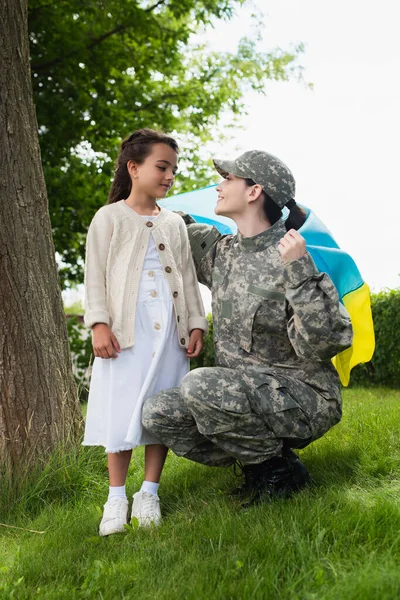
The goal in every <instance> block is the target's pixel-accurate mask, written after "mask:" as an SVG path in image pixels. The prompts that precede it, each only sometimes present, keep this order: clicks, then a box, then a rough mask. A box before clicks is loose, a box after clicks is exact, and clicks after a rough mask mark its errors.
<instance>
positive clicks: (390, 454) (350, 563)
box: [0, 388, 400, 600]
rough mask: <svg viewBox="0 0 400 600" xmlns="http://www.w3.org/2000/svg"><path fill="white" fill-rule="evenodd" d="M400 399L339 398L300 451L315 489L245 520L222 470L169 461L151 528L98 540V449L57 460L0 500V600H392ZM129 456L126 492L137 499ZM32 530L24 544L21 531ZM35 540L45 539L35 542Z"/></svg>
mask: <svg viewBox="0 0 400 600" xmlns="http://www.w3.org/2000/svg"><path fill="white" fill-rule="evenodd" d="M399 406H400V391H397V390H388V389H382V388H374V389H372V388H371V389H361V388H359V389H350V390H345V392H344V416H343V421H342V423H341V424H339V425H338V426H336V427H335V428H334V429H333V430H332V431H331V432H330V433H329V434H328V435H326V436H325V437H324V438H323V439H321V440H318V441H317V442H315V443H314V444H312V445H311V446H310V447H308V448H306V449H305V450H303V451H302V452H301V457H302V459H303V460H304V462H305V464H306V465H307V466H308V468H309V471H310V473H311V474H312V477H313V480H314V483H313V486H312V487H311V488H310V489H308V490H305V491H303V492H302V493H301V494H299V495H297V496H296V497H295V498H293V499H292V500H285V501H280V502H275V503H272V504H269V505H267V504H265V505H262V506H259V507H255V508H252V509H250V510H247V511H244V510H242V509H241V508H240V505H239V503H238V502H237V501H234V500H231V499H230V498H229V497H228V492H229V490H230V489H231V488H232V487H234V486H235V485H236V484H237V479H236V477H235V475H234V473H233V470H232V469H226V470H223V469H210V468H207V467H203V466H201V465H196V464H194V463H190V462H189V461H185V460H183V459H178V458H177V457H175V456H174V455H172V454H170V456H169V457H168V459H167V464H166V468H165V471H164V474H163V479H162V484H161V488H160V497H161V503H162V510H163V515H164V522H163V525H162V526H161V527H160V528H158V529H151V530H137V529H133V528H131V529H130V530H129V531H127V532H126V534H122V535H114V536H111V537H110V538H100V537H98V535H97V528H98V524H99V521H100V518H101V512H102V504H103V502H104V501H105V498H106V496H107V490H108V483H107V478H106V457H105V454H104V453H103V451H102V450H100V449H97V448H84V449H79V450H77V452H76V453H75V454H71V455H69V456H62V457H55V458H54V460H53V463H52V464H51V465H50V467H49V468H48V469H47V470H46V471H45V472H43V473H42V474H41V475H40V477H36V478H33V479H32V480H30V481H28V482H26V483H25V484H24V485H23V486H22V487H21V488H20V490H19V491H18V492H17V491H16V486H15V484H10V482H7V481H3V485H2V488H1V490H0V522H1V523H3V524H7V525H13V526H15V527H20V528H23V529H12V528H9V527H4V526H0V598H16V599H17V600H24V599H31V598H43V599H46V600H52V599H54V600H63V599H65V600H73V599H75V598H76V599H78V598H79V599H80V598H93V599H104V600H106V599H107V600H114V599H122V598H129V599H130V598H132V599H134V598H137V599H141V600H147V599H148V600H150V599H151V600H154V599H157V600H179V599H189V600H199V599H203V598H204V599H210V598H211V599H221V600H222V599H223V600H229V599H243V600H247V599H252V598H254V599H277V600H295V599H298V600H311V599H315V600H355V599H360V600H361V599H362V600H369V599H370V600H385V599H387V600H393V599H396V598H400V418H399ZM142 474H143V452H142V450H141V449H139V450H138V451H136V453H135V454H134V459H133V461H132V465H131V469H130V474H129V479H128V485H127V489H128V491H129V494H132V493H133V492H134V491H136V490H137V489H138V486H139V485H140V483H141V480H142ZM27 530H33V531H27ZM36 532H44V533H36Z"/></svg>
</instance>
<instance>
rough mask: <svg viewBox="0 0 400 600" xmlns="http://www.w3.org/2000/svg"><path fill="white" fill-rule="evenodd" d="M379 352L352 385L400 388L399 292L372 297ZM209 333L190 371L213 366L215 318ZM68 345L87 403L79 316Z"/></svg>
mask: <svg viewBox="0 0 400 600" xmlns="http://www.w3.org/2000/svg"><path fill="white" fill-rule="evenodd" d="M371 305H372V315H373V319H374V328H375V337H376V349H375V354H374V356H373V358H372V361H371V362H370V363H367V364H365V365H359V366H357V367H355V368H354V369H353V371H352V374H351V383H352V384H356V385H360V384H363V385H365V384H380V385H381V384H384V385H388V386H394V387H400V289H396V290H388V291H384V292H380V293H379V294H373V295H372V297H371ZM207 319H208V323H209V332H208V334H207V335H206V336H205V338H204V349H203V352H202V353H201V355H200V356H199V357H198V358H195V359H193V360H192V361H191V364H190V368H191V369H197V368H198V367H212V366H213V365H214V342H213V323H212V316H211V315H208V316H207ZM67 326H68V335H69V342H70V347H71V352H72V359H73V364H74V372H75V378H76V381H77V384H78V387H79V396H80V398H81V400H82V401H86V400H87V395H88V384H89V365H90V363H91V360H92V358H93V350H92V342H91V336H90V335H89V333H88V331H87V330H86V329H85V327H84V325H83V324H82V323H81V322H80V320H79V318H78V317H76V316H73V317H72V316H71V317H70V318H69V319H68V320H67Z"/></svg>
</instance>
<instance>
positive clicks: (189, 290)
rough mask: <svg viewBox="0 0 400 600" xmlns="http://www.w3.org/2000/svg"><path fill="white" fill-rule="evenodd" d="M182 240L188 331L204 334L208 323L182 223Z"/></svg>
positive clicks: (186, 234)
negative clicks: (196, 330) (198, 330)
mask: <svg viewBox="0 0 400 600" xmlns="http://www.w3.org/2000/svg"><path fill="white" fill-rule="evenodd" d="M180 230H181V239H182V278H183V287H184V292H185V301H186V308H187V311H188V316H189V320H188V329H189V332H191V331H193V329H202V330H203V331H204V334H207V332H208V321H207V319H206V318H205V314H204V306H203V300H202V298H201V293H200V288H199V284H198V281H197V277H196V269H195V266H194V263H193V258H192V253H191V249H190V243H189V238H188V233H187V231H186V227H185V225H184V223H183V222H181V224H180Z"/></svg>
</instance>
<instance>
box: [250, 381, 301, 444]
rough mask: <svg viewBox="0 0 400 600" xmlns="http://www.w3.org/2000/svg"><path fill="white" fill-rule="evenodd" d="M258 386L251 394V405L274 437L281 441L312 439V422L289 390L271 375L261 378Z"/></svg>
mask: <svg viewBox="0 0 400 600" xmlns="http://www.w3.org/2000/svg"><path fill="white" fill-rule="evenodd" d="M262 379H263V380H264V381H261V380H262ZM253 383H255V382H253ZM258 384H259V385H257V387H256V388H255V389H254V391H253V393H252V394H251V404H252V407H253V410H254V411H255V412H256V413H257V414H258V416H259V417H261V418H262V419H263V420H264V422H265V423H266V424H267V425H268V426H269V428H270V429H271V430H272V431H273V433H274V435H275V436H276V437H277V438H280V439H289V440H290V439H292V440H293V439H294V440H308V439H310V438H311V437H312V433H313V431H312V426H311V423H310V420H309V418H308V416H307V414H306V413H305V412H304V410H303V408H302V406H301V405H300V403H299V402H297V400H296V399H295V398H294V397H293V396H292V395H291V393H290V391H289V390H288V388H287V387H285V386H284V384H282V383H281V382H280V381H279V379H277V378H275V377H273V376H270V375H264V376H263V377H260V380H259V382H258Z"/></svg>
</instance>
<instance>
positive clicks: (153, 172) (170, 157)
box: [128, 144, 178, 198]
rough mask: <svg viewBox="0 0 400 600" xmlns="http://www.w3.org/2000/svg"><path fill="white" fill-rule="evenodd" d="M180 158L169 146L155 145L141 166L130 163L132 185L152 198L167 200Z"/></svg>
mask: <svg viewBox="0 0 400 600" xmlns="http://www.w3.org/2000/svg"><path fill="white" fill-rule="evenodd" d="M177 164H178V157H177V154H176V152H175V150H173V149H172V148H171V147H170V146H168V145H167V144H154V145H153V146H152V149H151V153H150V154H149V156H148V157H147V158H145V160H144V162H143V163H142V164H141V165H138V164H136V163H135V162H134V161H129V162H128V169H129V173H130V175H131V178H132V185H133V187H134V188H136V189H137V190H138V191H140V192H144V193H145V194H147V195H148V196H149V197H150V198H165V196H166V195H167V193H168V191H169V190H170V188H171V187H172V185H173V183H174V177H175V173H176V171H177Z"/></svg>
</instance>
